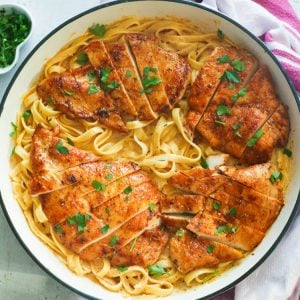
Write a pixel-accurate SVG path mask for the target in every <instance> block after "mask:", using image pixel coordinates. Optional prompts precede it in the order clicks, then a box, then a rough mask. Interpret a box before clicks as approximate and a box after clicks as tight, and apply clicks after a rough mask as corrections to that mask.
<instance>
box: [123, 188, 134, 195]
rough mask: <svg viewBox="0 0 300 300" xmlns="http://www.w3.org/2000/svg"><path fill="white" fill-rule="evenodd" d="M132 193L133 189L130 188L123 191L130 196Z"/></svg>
mask: <svg viewBox="0 0 300 300" xmlns="http://www.w3.org/2000/svg"><path fill="white" fill-rule="evenodd" d="M131 192H132V188H131V187H130V186H128V187H127V188H125V189H124V190H123V193H124V194H126V195H129V194H130V193H131Z"/></svg>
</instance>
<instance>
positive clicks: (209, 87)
mask: <svg viewBox="0 0 300 300" xmlns="http://www.w3.org/2000/svg"><path fill="white" fill-rule="evenodd" d="M224 55H228V56H229V58H230V59H231V60H233V59H236V58H237V51H236V48H234V47H216V48H215V50H214V51H213V52H212V54H211V55H210V56H209V57H208V58H207V60H206V61H205V62H204V64H203V66H202V68H201V70H200V72H199V73H198V75H197V77H196V79H195V81H194V82H193V84H192V88H191V93H190V96H189V99H188V103H189V105H190V108H191V110H190V112H189V114H188V117H187V120H188V122H189V126H190V128H191V129H193V128H195V127H196V125H197V124H198V123H199V121H200V119H201V118H202V116H203V114H204V112H205V111H206V108H207V106H208V104H209V102H210V101H211V99H212V97H213V95H214V94H215V92H216V90H217V88H218V86H219V84H220V78H221V77H222V75H223V74H224V72H225V71H226V70H227V69H228V68H229V67H230V65H229V63H222V64H218V63H217V60H218V58H220V57H222V56H224ZM191 114H192V116H190V115H191ZM194 125H195V126H194Z"/></svg>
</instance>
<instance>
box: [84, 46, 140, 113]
mask: <svg viewBox="0 0 300 300" xmlns="http://www.w3.org/2000/svg"><path fill="white" fill-rule="evenodd" d="M84 52H85V53H86V54H87V55H88V58H89V60H90V62H91V64H92V66H93V67H94V68H95V69H96V70H97V71H98V72H99V74H98V75H99V77H100V87H101V89H102V90H104V91H105V93H106V94H109V95H110V96H111V97H112V99H113V100H114V104H115V106H116V109H117V110H118V112H119V113H120V114H121V115H122V116H123V117H124V118H126V117H130V116H133V117H135V116H136V115H137V112H136V109H135V107H134V105H133V103H132V101H131V99H130V98H129V96H128V94H127V92H126V90H125V88H124V85H123V83H122V82H121V80H120V77H119V75H118V73H117V71H116V69H115V68H114V66H113V63H112V61H111V59H110V57H109V55H108V53H107V51H106V49H105V46H104V43H103V42H102V41H95V42H92V43H90V44H89V45H88V46H87V47H85V48H84Z"/></svg>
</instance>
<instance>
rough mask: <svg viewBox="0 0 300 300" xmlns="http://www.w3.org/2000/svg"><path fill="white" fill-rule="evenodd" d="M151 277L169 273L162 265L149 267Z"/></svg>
mask: <svg viewBox="0 0 300 300" xmlns="http://www.w3.org/2000/svg"><path fill="white" fill-rule="evenodd" d="M147 269H148V271H149V274H150V276H160V275H163V274H167V271H166V270H165V269H164V268H163V267H162V266H160V265H158V264H157V265H152V266H148V267H147Z"/></svg>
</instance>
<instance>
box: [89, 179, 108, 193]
mask: <svg viewBox="0 0 300 300" xmlns="http://www.w3.org/2000/svg"><path fill="white" fill-rule="evenodd" d="M92 186H93V188H94V189H95V190H96V191H97V192H100V191H105V187H106V186H105V184H104V183H101V182H99V181H97V180H94V181H93V182H92Z"/></svg>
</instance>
